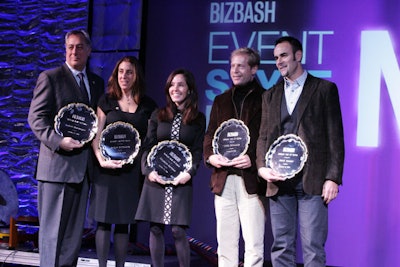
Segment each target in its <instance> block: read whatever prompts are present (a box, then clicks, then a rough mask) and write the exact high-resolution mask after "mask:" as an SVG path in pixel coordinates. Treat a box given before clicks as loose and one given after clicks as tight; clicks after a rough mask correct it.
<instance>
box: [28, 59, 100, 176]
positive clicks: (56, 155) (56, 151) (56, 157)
mask: <svg viewBox="0 0 400 267" xmlns="http://www.w3.org/2000/svg"><path fill="white" fill-rule="evenodd" d="M87 76H88V80H89V84H90V93H91V103H93V104H91V106H92V108H94V111H96V108H97V107H96V104H97V100H98V99H99V97H100V95H102V94H103V93H104V81H103V79H102V78H101V77H99V76H97V75H96V74H94V73H90V72H89V71H87ZM83 99H84V98H83V96H82V93H81V91H80V89H79V85H78V83H77V82H76V80H75V78H74V77H73V74H72V72H71V71H70V70H69V68H68V66H67V65H66V64H65V63H64V64H63V65H62V66H60V67H58V68H54V69H51V70H46V71H44V72H42V73H41V74H40V75H39V77H38V80H37V83H36V87H35V89H34V90H33V98H32V102H31V106H30V109H29V114H28V122H29V125H30V127H31V129H32V131H33V133H34V134H35V136H36V137H37V138H38V139H39V141H40V152H39V159H38V166H37V173H36V178H37V180H40V181H48V182H65V183H79V182H81V181H82V180H83V178H84V175H85V172H86V169H87V166H91V168H90V169H89V170H88V171H89V175H90V174H91V173H92V171H93V170H92V164H88V161H89V160H91V159H90V157H91V154H92V151H91V146H90V144H86V145H85V146H84V147H83V148H82V149H78V150H74V151H72V152H66V151H63V150H61V149H60V148H59V144H60V142H61V140H62V136H60V135H58V134H57V133H56V132H55V130H54V117H55V116H56V115H57V113H58V111H59V110H60V109H61V108H62V107H64V106H66V105H67V104H69V103H76V102H83Z"/></svg>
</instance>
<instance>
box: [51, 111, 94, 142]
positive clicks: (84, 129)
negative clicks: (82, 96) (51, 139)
mask: <svg viewBox="0 0 400 267" xmlns="http://www.w3.org/2000/svg"><path fill="white" fill-rule="evenodd" d="M54 129H55V131H56V133H57V134H59V135H61V136H63V137H71V138H73V139H75V140H78V141H80V142H81V143H87V142H89V141H91V140H92V139H93V138H94V136H95V135H96V133H97V116H96V113H95V112H94V110H93V109H92V108H91V107H89V106H87V105H86V104H83V103H71V104H68V105H66V106H65V107H63V108H61V109H60V110H59V111H58V114H57V115H56V117H55V118H54Z"/></svg>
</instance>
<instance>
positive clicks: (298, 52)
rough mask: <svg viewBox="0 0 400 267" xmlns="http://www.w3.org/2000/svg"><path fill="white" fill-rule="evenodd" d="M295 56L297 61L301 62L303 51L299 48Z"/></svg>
mask: <svg viewBox="0 0 400 267" xmlns="http://www.w3.org/2000/svg"><path fill="white" fill-rule="evenodd" d="M294 58H295V59H296V61H298V62H300V61H301V59H302V58H303V51H301V50H297V51H296V53H295V54H294Z"/></svg>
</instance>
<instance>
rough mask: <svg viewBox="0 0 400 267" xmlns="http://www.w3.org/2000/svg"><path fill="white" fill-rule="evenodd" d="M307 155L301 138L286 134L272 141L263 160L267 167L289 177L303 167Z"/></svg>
mask: <svg viewBox="0 0 400 267" xmlns="http://www.w3.org/2000/svg"><path fill="white" fill-rule="evenodd" d="M307 157H308V151H307V147H306V145H305V143H304V142H303V140H302V139H301V138H300V137H299V136H297V135H295V134H287V135H282V136H280V137H279V138H278V139H277V140H275V141H274V143H273V144H272V145H271V147H270V148H269V150H268V152H267V154H266V156H265V160H266V163H267V167H269V168H271V169H273V170H274V171H275V172H277V173H279V174H280V175H281V176H282V177H285V178H286V179H290V178H293V177H294V176H295V175H296V174H297V173H299V172H300V171H301V170H302V169H303V167H304V163H305V162H306V161H307Z"/></svg>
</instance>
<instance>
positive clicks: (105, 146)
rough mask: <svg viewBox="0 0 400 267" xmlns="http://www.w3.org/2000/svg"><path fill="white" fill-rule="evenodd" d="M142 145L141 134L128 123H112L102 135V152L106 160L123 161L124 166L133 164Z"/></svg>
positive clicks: (100, 144)
mask: <svg viewBox="0 0 400 267" xmlns="http://www.w3.org/2000/svg"><path fill="white" fill-rule="evenodd" d="M140 145H141V141H140V136H139V132H138V131H137V130H136V129H135V128H134V127H133V126H132V124H129V123H126V122H122V121H117V122H114V123H111V124H109V125H107V127H106V128H105V129H104V130H103V131H102V132H101V135H100V142H99V146H100V152H101V155H102V156H103V158H105V159H106V160H121V161H122V163H123V164H126V163H133V161H134V159H135V157H136V156H137V154H138V153H139V149H140Z"/></svg>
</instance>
